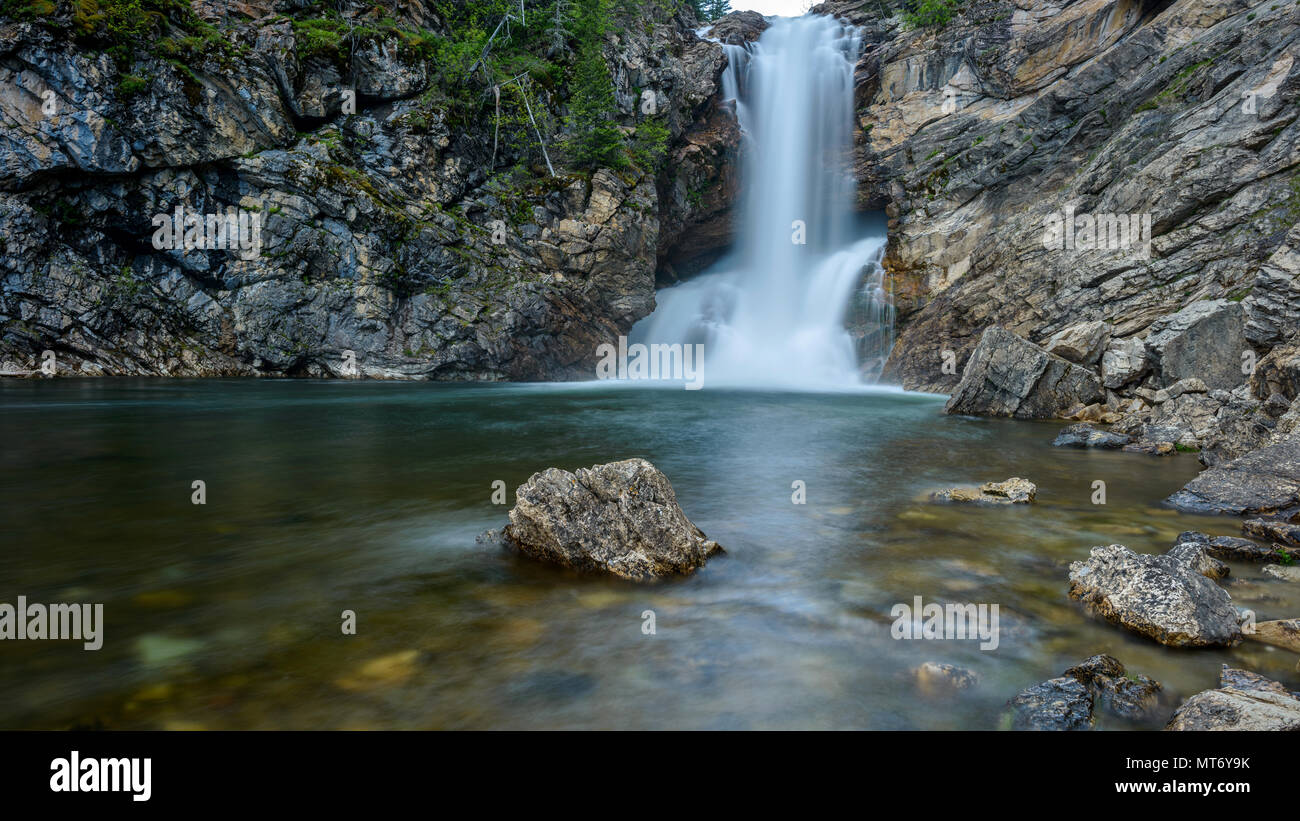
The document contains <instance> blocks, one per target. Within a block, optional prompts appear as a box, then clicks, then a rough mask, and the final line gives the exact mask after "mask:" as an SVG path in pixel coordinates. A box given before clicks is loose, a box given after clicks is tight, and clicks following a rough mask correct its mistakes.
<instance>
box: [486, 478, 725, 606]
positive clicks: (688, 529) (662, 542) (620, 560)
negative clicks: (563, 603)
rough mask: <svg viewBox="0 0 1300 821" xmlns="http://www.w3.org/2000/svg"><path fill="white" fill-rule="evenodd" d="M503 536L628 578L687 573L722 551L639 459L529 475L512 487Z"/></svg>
mask: <svg viewBox="0 0 1300 821" xmlns="http://www.w3.org/2000/svg"><path fill="white" fill-rule="evenodd" d="M505 539H506V540H507V542H508V543H509V544H511V545H513V546H514V547H516V548H518V549H519V550H520V551H521V552H522V553H524V554H526V555H528V556H532V557H533V558H536V559H541V560H543V561H548V562H552V563H555V564H559V565H563V566H565V567H571V568H574V569H576V570H584V571H599V572H605V573H611V574H613V575H615V576H621V577H622V578H625V579H632V580H635V581H645V580H648V579H655V578H660V577H663V576H670V575H674V574H681V573H690V572H691V571H693V570H695V569H697V568H700V567H703V566H704V563H705V561H706V560H707V559H708V558H709V557H710V556H712V555H713V554H715V553H721V552H723V550H722V548H721V547H719V546H718V543H717V542H713V541H710V540H709V539H707V538H706V537H705V535H704V533H703V532H702V531H701V530H700V529H699V528H698V527H696V526H695V525H694V524H692V523H691V521H690V519H688V518H686V514H685V513H683V512H682V509H681V507H680V506H678V504H677V495H676V494H675V493H674V492H673V487H672V485H671V484H669V482H668V478H667V477H666V476H664V475H663V473H661V472H660V471H659V470H658V469H657V468H655V466H654V465H652V464H650V463H649V462H647V461H646V460H644V459H627V460H624V461H622V462H611V463H609V464H605V465H595V466H593V467H591V468H589V469H581V470H579V471H577V473H576V474H575V473H569V472H568V471H566V470H559V469H557V468H548V469H546V470H544V471H541V472H540V473H534V474H533V475H532V477H530V478H529V480H528V481H527V482H525V483H524V484H523V485H520V487H519V489H518V490H517V491H516V492H515V506H514V508H512V509H511V511H510V524H509V525H507V526H506V529H505Z"/></svg>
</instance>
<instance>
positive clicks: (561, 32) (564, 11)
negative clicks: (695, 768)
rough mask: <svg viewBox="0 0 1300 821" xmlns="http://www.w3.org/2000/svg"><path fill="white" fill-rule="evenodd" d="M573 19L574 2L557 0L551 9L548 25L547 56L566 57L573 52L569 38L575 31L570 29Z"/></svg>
mask: <svg viewBox="0 0 1300 821" xmlns="http://www.w3.org/2000/svg"><path fill="white" fill-rule="evenodd" d="M572 19H573V3H572V2H570V0H555V6H554V7H553V8H552V9H551V22H550V24H549V25H548V26H547V27H546V56H547V57H559V58H565V57H568V56H569V55H570V54H572V53H573V52H572V50H571V49H570V48H569V39H570V38H571V37H573V32H571V31H570V30H569V25H570V22H571V21H572Z"/></svg>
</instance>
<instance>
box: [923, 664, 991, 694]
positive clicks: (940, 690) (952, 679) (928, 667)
mask: <svg viewBox="0 0 1300 821" xmlns="http://www.w3.org/2000/svg"><path fill="white" fill-rule="evenodd" d="M913 674H914V675H915V676H916V686H917V688H918V689H919V690H920V691H921V693H922V695H926V696H932V697H933V696H948V695H952V694H953V693H955V692H957V691H959V690H968V689H970V688H972V687H974V686H975V685H977V684H979V676H978V675H976V674H975V672H974V671H972V670H967V669H966V668H965V667H958V666H957V665H955V664H945V663H943V662H938V661H927V662H925V663H924V664H922V665H921V666H919V667H917V668H916V670H914V671H913Z"/></svg>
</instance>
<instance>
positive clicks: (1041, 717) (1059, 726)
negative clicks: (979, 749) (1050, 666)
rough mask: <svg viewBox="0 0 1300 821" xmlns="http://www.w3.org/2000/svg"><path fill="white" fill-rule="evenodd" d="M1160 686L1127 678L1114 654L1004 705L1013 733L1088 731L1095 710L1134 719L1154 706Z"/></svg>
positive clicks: (1082, 665)
mask: <svg viewBox="0 0 1300 821" xmlns="http://www.w3.org/2000/svg"><path fill="white" fill-rule="evenodd" d="M1160 690H1161V686H1160V682H1158V681H1156V680H1155V679H1152V678H1148V677H1147V676H1135V675H1130V674H1129V673H1128V672H1127V671H1126V670H1125V669H1124V665H1123V664H1121V663H1120V662H1119V660H1118V659H1116V658H1115V657H1114V656H1108V655H1096V656H1092V657H1091V658H1088V659H1086V660H1085V661H1083V662H1082V663H1080V664H1076V665H1075V666H1073V667H1071V668H1070V669H1068V670H1066V671H1065V672H1064V673H1063V674H1062V675H1061V676H1060V677H1058V678H1053V679H1048V680H1047V681H1044V682H1042V683H1040V684H1035V685H1034V686H1033V687H1029V688H1027V689H1025V690H1022V691H1021V692H1020V693H1019V694H1018V695H1016V696H1015V697H1014V698H1012V699H1011V700H1010V701H1008V702H1007V706H1009V707H1010V708H1011V715H1010V718H1011V727H1012V729H1016V730H1090V729H1092V725H1093V721H1094V707H1095V706H1096V705H1097V702H1098V700H1100V705H1101V707H1102V708H1103V709H1105V710H1108V711H1110V712H1112V713H1114V714H1115V715H1118V716H1120V717H1121V718H1125V719H1129V720H1135V719H1140V718H1143V717H1145V716H1146V715H1148V714H1149V713H1150V712H1151V710H1152V708H1153V707H1155V706H1156V704H1157V699H1158V696H1159V693H1160Z"/></svg>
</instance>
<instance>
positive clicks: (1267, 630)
mask: <svg viewBox="0 0 1300 821" xmlns="http://www.w3.org/2000/svg"><path fill="white" fill-rule="evenodd" d="M1284 569H1286V570H1294V569H1295V568H1290V567H1288V568H1284ZM1246 638H1248V639H1251V640H1253V641H1258V642H1263V643H1264V644H1269V645H1272V646H1273V647H1281V648H1282V649H1283V650H1290V651H1291V652H1293V653H1300V619H1275V620H1274V621H1261V622H1259V623H1258V624H1256V625H1255V628H1254V630H1252V631H1250V632H1248V633H1246Z"/></svg>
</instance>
